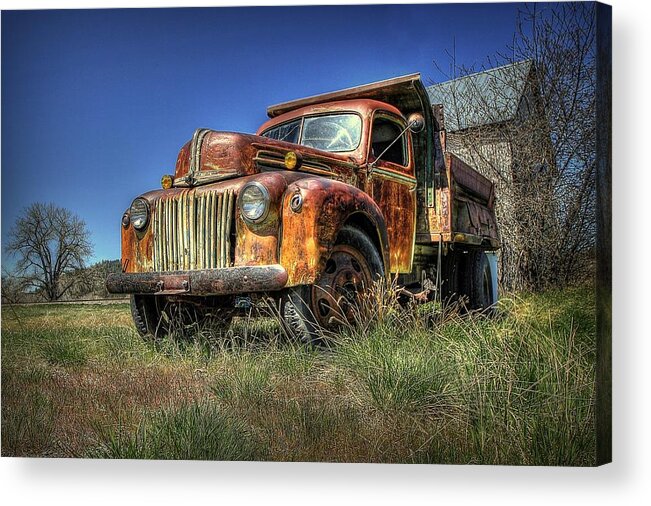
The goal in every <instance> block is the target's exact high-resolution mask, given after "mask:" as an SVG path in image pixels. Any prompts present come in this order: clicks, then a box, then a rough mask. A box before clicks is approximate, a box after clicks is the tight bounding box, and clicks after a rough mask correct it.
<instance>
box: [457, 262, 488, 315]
mask: <svg viewBox="0 0 651 506" xmlns="http://www.w3.org/2000/svg"><path fill="white" fill-rule="evenodd" d="M464 256H465V257H466V258H465V261H464V266H463V268H462V272H461V273H460V277H461V279H460V280H459V282H460V283H459V284H460V292H461V293H460V294H461V295H462V296H464V297H465V299H466V307H467V308H468V309H469V310H471V311H487V310H489V308H491V307H492V306H493V305H494V304H495V300H494V297H493V284H492V283H493V282H492V277H491V268H490V264H489V262H488V258H487V257H486V254H485V253H484V252H483V251H481V250H470V251H469V252H468V253H467V254H466V255H464Z"/></svg>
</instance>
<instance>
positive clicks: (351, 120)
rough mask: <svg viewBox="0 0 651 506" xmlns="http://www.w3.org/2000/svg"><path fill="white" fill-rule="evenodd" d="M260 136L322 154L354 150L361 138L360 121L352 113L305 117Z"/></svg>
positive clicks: (276, 127)
mask: <svg viewBox="0 0 651 506" xmlns="http://www.w3.org/2000/svg"><path fill="white" fill-rule="evenodd" d="M262 135H263V137H268V138H269V139H275V140H278V141H285V142H292V143H294V144H301V145H303V146H307V147H310V148H315V149H321V150H323V151H331V152H335V153H336V152H345V151H354V150H355V149H357V146H359V142H360V139H361V136H362V119H361V118H360V117H359V116H358V115H357V114H353V113H348V114H328V115H322V116H307V117H303V118H298V119H295V120H293V121H290V122H288V123H283V124H282V125H278V126H275V127H273V128H271V129H269V130H267V131H266V132H264V133H263V134H262Z"/></svg>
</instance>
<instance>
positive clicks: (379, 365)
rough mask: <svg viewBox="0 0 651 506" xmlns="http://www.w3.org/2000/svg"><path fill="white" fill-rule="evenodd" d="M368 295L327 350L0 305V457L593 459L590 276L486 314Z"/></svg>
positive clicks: (266, 323)
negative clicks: (157, 333)
mask: <svg viewBox="0 0 651 506" xmlns="http://www.w3.org/2000/svg"><path fill="white" fill-rule="evenodd" d="M377 301H379V302H378V303H376V304H374V308H375V310H374V311H375V312H374V315H373V317H372V318H371V319H370V320H365V321H363V322H362V326H361V327H357V328H347V329H343V331H342V332H341V334H340V335H337V336H333V337H332V339H331V345H332V346H331V348H330V349H327V350H314V349H307V348H305V347H302V346H300V345H298V344H296V343H293V342H291V341H288V340H287V339H286V338H284V337H283V336H282V332H281V331H280V328H279V326H278V325H277V323H276V322H275V321H274V320H273V319H261V320H255V319H251V320H247V319H244V320H242V319H241V320H236V322H235V324H234V325H233V327H232V328H231V330H230V331H229V332H228V334H227V335H226V336H225V337H221V338H220V339H213V338H211V337H210V336H205V335H203V334H202V336H200V337H201V338H200V339H197V340H195V341H189V342H187V341H184V342H180V343H179V342H175V341H171V340H165V341H164V342H163V343H161V344H159V345H157V346H156V347H154V345H151V344H146V343H144V342H143V341H142V340H141V339H140V338H139V337H138V336H137V335H136V333H135V331H134V330H133V328H132V324H131V321H130V316H129V310H128V306H126V305H115V306H85V305H84V306H82V305H80V306H67V305H66V306H56V307H52V306H46V307H43V306H38V307H21V308H16V312H15V313H14V312H13V311H5V312H4V318H3V321H2V381H3V390H2V401H3V402H2V454H3V455H44V456H49V455H52V456H95V457H113V458H160V459H218V460H252V459H261V460H282V461H333V462H413V463H475V464H517V465H577V466H582V465H593V464H594V462H595V458H594V454H595V437H594V416H595V413H594V368H595V367H594V363H595V309H594V308H595V300H594V294H593V290H592V289H591V288H590V287H578V288H572V289H567V290H564V291H549V292H546V293H543V294H525V295H520V296H517V297H513V298H510V299H504V300H503V301H502V302H501V304H500V308H499V311H498V315H497V316H496V317H495V318H483V317H481V316H473V317H468V316H466V317H462V316H460V315H458V314H456V313H455V312H454V311H448V312H446V313H445V316H443V317H442V316H441V313H440V311H439V310H438V308H437V307H436V306H434V305H425V306H419V307H417V308H400V307H399V306H397V305H396V304H395V303H394V302H393V301H392V298H391V297H390V296H386V294H384V295H383V294H380V296H378V298H377Z"/></svg>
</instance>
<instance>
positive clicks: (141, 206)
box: [130, 198, 149, 230]
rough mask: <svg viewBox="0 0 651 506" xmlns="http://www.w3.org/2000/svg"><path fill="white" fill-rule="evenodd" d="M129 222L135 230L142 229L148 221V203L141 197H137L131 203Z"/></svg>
mask: <svg viewBox="0 0 651 506" xmlns="http://www.w3.org/2000/svg"><path fill="white" fill-rule="evenodd" d="M130 214H131V223H133V226H134V228H136V229H137V230H142V229H143V228H145V227H146V226H147V222H148V221H149V204H148V203H147V201H146V200H145V199H143V198H137V199H136V200H134V201H133V203H132V204H131V209H130Z"/></svg>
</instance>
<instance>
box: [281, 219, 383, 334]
mask: <svg viewBox="0 0 651 506" xmlns="http://www.w3.org/2000/svg"><path fill="white" fill-rule="evenodd" d="M383 277H384V266H383V263H382V258H381V257H380V254H379V252H378V251H377V248H376V247H375V245H374V244H373V242H372V241H371V240H370V239H369V237H368V236H367V235H366V234H365V233H364V232H362V231H361V230H360V229H358V228H356V227H353V226H344V227H343V228H342V229H341V231H340V232H339V234H338V236H337V241H336V243H335V246H334V247H333V249H332V251H331V253H330V257H329V258H328V260H327V261H326V264H325V268H324V270H323V272H322V273H321V275H320V276H319V279H318V281H317V282H316V283H315V284H314V285H303V286H297V287H292V288H289V289H287V290H285V291H284V292H283V294H282V296H281V300H280V314H281V317H282V320H283V322H284V324H285V327H286V328H287V330H288V331H289V333H290V334H292V335H293V336H296V337H298V338H299V339H301V340H302V341H303V342H305V343H311V344H318V343H320V341H321V338H322V335H323V331H324V330H325V331H332V330H335V329H336V328H337V327H338V326H339V325H341V324H345V323H348V324H352V323H354V321H355V318H356V316H357V315H358V314H359V312H360V309H361V306H360V302H361V299H362V297H363V294H364V293H365V292H367V291H368V290H369V289H370V288H371V286H372V285H373V283H374V282H375V281H377V280H378V279H382V278H383Z"/></svg>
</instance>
